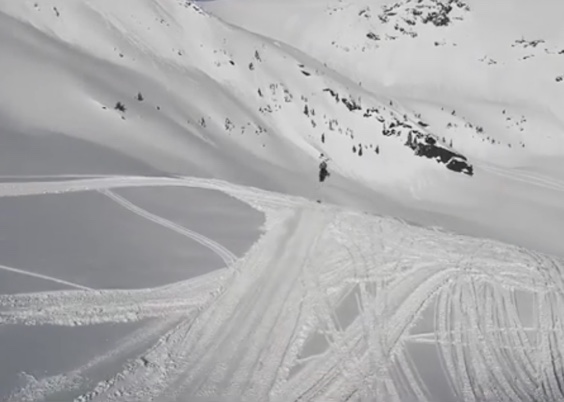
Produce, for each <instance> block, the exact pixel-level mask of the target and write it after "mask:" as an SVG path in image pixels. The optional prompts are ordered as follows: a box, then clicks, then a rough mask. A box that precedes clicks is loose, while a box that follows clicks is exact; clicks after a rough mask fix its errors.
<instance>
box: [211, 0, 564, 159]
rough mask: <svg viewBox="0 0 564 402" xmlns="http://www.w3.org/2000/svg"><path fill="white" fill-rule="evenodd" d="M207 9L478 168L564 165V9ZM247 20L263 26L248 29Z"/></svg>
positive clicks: (323, 5)
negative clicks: (354, 87)
mask: <svg viewBox="0 0 564 402" xmlns="http://www.w3.org/2000/svg"><path fill="white" fill-rule="evenodd" d="M201 4H202V5H203V6H204V7H206V9H209V10H211V11H212V12H213V13H214V14H217V15H219V16H221V17H222V18H224V19H226V20H228V21H232V22H233V23H235V24H238V25H241V26H244V27H246V28H248V29H251V30H254V31H256V32H260V33H262V34H264V35H268V36H271V37H275V38H277V39H279V40H281V41H284V42H287V43H290V44H292V45H293V46H296V47H298V48H300V49H302V50H304V51H305V52H307V53H308V54H312V55H314V57H316V58H317V59H319V60H321V61H323V62H325V63H326V64H327V65H329V66H331V67H332V68H334V69H336V70H338V71H340V72H342V73H344V74H345V75H347V76H348V77H350V78H351V79H352V80H354V81H355V82H361V84H362V86H363V87H365V88H369V89H371V90H374V91H378V92H381V93H386V94H388V95H390V96H393V97H395V98H399V99H401V101H402V103H404V104H405V105H406V106H407V107H409V108H410V109H412V110H414V111H415V112H417V113H421V114H422V116H423V118H424V119H425V121H426V122H427V123H429V124H430V127H431V130H432V131H434V132H436V133H437V134H438V135H439V136H440V137H443V136H444V137H445V138H446V139H447V140H448V142H450V141H451V140H452V141H453V143H454V144H455V146H457V147H458V149H460V150H461V151H462V150H463V151H464V152H466V153H468V154H470V155H472V156H473V157H479V158H481V159H486V160H487V159H495V160H498V161H499V163H504V164H508V165H513V164H515V163H523V161H527V160H529V158H530V157H531V156H539V155H542V156H545V155H562V154H563V153H564V138H563V135H562V131H563V128H564V118H563V117H562V114H561V110H560V105H562V103H563V102H564V85H563V82H562V79H561V76H562V74H564V33H563V31H562V29H560V21H559V17H558V16H560V15H562V13H563V12H564V6H563V5H562V4H561V3H560V2H555V1H550V0H546V1H541V2H529V1H518V2H515V1H498V2H495V4H492V2H488V1H473V2H471V3H470V2H464V1H461V0H456V1H438V0H421V1H416V0H400V1H393V0H384V1H383V0H379V1H364V0H333V1H327V2H321V1H313V2H298V1H292V0H290V1H286V2H279V1H277V0H267V1H255V0H240V1H224V0H216V1H211V2H202V3H201ZM251 11H252V12H253V13H256V15H260V16H261V18H249V16H250V15H251ZM453 111H456V113H455V115H451V113H452V112H453ZM449 123H450V125H449ZM447 125H448V127H447ZM510 147H511V148H510ZM529 161H530V160H529Z"/></svg>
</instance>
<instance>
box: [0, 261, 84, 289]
mask: <svg viewBox="0 0 564 402" xmlns="http://www.w3.org/2000/svg"><path fill="white" fill-rule="evenodd" d="M0 270H3V271H8V272H14V273H16V274H20V275H26V276H31V277H33V278H39V279H44V280H46V281H49V282H55V283H59V284H61V285H67V286H70V287H72V288H76V289H80V290H95V289H93V288H89V287H88V286H83V285H79V284H78V283H73V282H69V281H65V280H63V279H58V278H55V277H52V276H48V275H42V274H38V273H35V272H30V271H25V270H23V269H17V268H12V267H7V266H5V265H0Z"/></svg>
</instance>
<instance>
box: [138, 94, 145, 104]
mask: <svg viewBox="0 0 564 402" xmlns="http://www.w3.org/2000/svg"><path fill="white" fill-rule="evenodd" d="M144 99H145V98H143V94H142V93H141V92H139V93H138V94H137V100H138V101H139V102H143V100H144Z"/></svg>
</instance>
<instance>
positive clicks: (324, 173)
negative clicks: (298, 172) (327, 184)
mask: <svg viewBox="0 0 564 402" xmlns="http://www.w3.org/2000/svg"><path fill="white" fill-rule="evenodd" d="M329 176H331V174H330V173H329V171H328V170H327V162H325V161H323V162H321V163H320V164H319V181H320V182H322V183H323V182H324V181H325V179H326V178H327V177H329Z"/></svg>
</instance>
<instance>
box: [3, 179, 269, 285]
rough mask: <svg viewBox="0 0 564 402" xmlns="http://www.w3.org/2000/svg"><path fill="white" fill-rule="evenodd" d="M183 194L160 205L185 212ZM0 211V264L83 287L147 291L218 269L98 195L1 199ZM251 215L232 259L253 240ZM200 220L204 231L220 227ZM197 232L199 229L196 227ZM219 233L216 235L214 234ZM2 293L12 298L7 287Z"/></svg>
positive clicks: (201, 251) (193, 245)
mask: <svg viewBox="0 0 564 402" xmlns="http://www.w3.org/2000/svg"><path fill="white" fill-rule="evenodd" d="M200 191H202V190H200ZM189 192H190V189H187V190H184V194H181V193H180V194H177V196H176V197H172V196H173V195H174V194H173V193H172V192H170V195H171V197H168V199H167V202H168V205H169V206H171V205H174V204H177V205H178V207H177V208H178V209H181V208H182V207H183V206H184V207H185V206H186V205H187V204H186V203H188V202H190V201H191V199H190V198H189V197H186V195H188V194H189ZM214 194H215V196H214ZM200 196H201V195H200ZM214 197H215V198H216V199H221V198H222V197H228V196H226V195H224V194H221V193H217V192H212V193H211V194H210V202H209V203H208V204H202V209H203V210H202V213H201V214H200V212H199V207H198V205H192V206H191V207H190V210H191V211H192V216H191V217H192V221H198V219H205V218H206V205H207V206H208V207H209V205H212V204H213V201H212V200H213V199H214ZM192 200H193V199H192ZM225 207H226V208H227V207H230V208H232V210H233V214H234V216H235V215H237V209H238V208H240V209H243V210H244V211H247V210H248V209H250V207H248V206H246V205H244V204H242V203H241V202H240V201H237V200H234V199H233V200H230V203H229V205H226V206H225ZM0 210H1V211H2V212H1V218H0V222H1V223H0V225H1V226H2V230H3V239H2V242H0V264H3V265H6V266H8V267H14V268H18V269H23V270H27V271H30V272H32V273H34V272H35V273H40V274H42V275H48V276H52V277H55V278H59V279H63V280H67V281H70V282H74V283H77V284H80V285H82V286H86V287H91V288H114V289H115V288H143V287H154V286H159V285H164V284H167V283H173V282H177V281H179V280H184V279H188V278H191V277H193V276H197V275H201V274H203V273H206V272H209V271H210V270H213V269H217V268H222V267H224V266H225V262H224V261H222V260H221V259H220V258H218V256H217V255H216V254H214V253H213V252H212V251H210V250H209V249H207V248H206V247H203V246H202V245H201V244H198V243H197V242H195V241H193V240H192V239H191V238H189V237H186V236H185V235H182V234H179V233H178V232H175V231H173V230H170V229H169V228H166V227H163V226H162V225H159V224H156V223H154V222H150V221H148V220H147V219H144V218H143V217H140V216H138V215H135V214H134V213H131V212H130V211H128V210H126V209H124V208H123V207H121V206H120V205H118V204H116V203H115V202H113V201H112V200H111V199H109V198H108V197H104V196H103V195H101V194H99V193H81V194H68V195H64V196H56V195H46V196H39V197H22V198H17V199H16V198H3V199H0ZM85 211H87V213H85ZM208 211H209V210H208ZM157 212H158V211H157ZM210 212H211V211H210ZM224 214H229V210H224ZM255 215H256V218H255V219H256V220H255V223H256V225H255V223H253V221H252V220H248V221H247V222H246V223H247V224H248V226H247V227H248V228H249V234H248V235H247V237H245V234H246V233H247V231H246V229H245V225H241V226H239V227H238V230H239V231H240V233H241V236H240V239H239V242H238V247H239V248H238V251H239V253H242V252H244V251H245V247H246V248H247V249H248V248H249V246H250V245H251V244H252V241H253V240H254V239H255V238H256V237H257V235H258V232H257V229H258V227H259V226H260V224H261V221H260V215H259V213H256V214H255ZM188 218H189V216H188ZM207 218H208V221H209V222H208V225H209V226H210V227H213V225H214V224H218V225H220V226H221V227H222V225H223V224H224V222H222V221H221V220H214V219H213V217H211V216H207ZM185 221H186V223H187V224H188V223H189V222H188V220H185ZM180 223H182V222H180ZM203 225H204V222H202V221H200V222H199V226H200V227H201V226H203ZM196 226H198V225H196ZM188 227H190V225H188ZM221 227H220V228H218V229H217V231H216V232H219V233H221V231H222V229H221ZM212 231H213V230H212ZM245 238H247V241H246V243H245V242H244V241H243V239H245ZM0 269H1V268H0ZM14 275H15V274H14ZM5 292H7V293H14V292H19V290H18V289H17V288H12V287H10V288H7V289H6V290H5Z"/></svg>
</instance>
